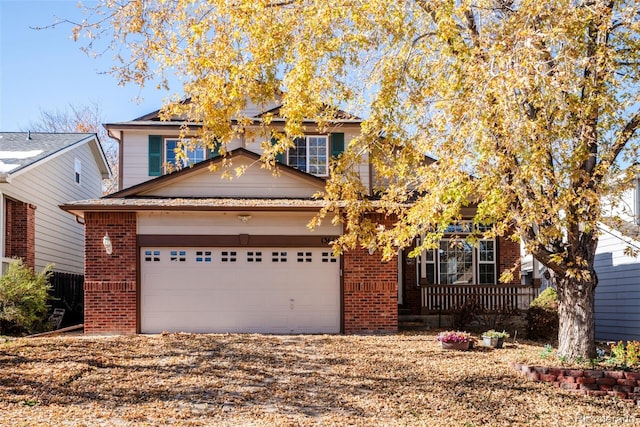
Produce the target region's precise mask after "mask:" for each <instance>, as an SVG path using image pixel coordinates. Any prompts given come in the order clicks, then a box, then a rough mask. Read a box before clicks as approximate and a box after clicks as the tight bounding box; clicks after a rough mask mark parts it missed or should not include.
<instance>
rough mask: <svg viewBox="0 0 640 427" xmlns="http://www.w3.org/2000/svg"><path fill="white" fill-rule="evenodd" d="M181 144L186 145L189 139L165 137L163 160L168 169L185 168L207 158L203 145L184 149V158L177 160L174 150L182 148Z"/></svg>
mask: <svg viewBox="0 0 640 427" xmlns="http://www.w3.org/2000/svg"><path fill="white" fill-rule="evenodd" d="M183 144H185V145H188V144H189V141H188V140H187V141H181V140H180V139H178V138H171V139H169V138H167V139H165V140H164V147H165V149H164V152H165V157H164V162H165V164H167V165H168V168H169V169H171V168H174V169H182V168H187V167H189V166H192V165H194V164H196V163H198V162H201V161H203V160H205V159H206V158H207V157H206V156H207V151H206V150H205V149H204V148H203V147H194V148H193V149H191V150H185V154H186V156H187V158H186V159H180V160H177V159H176V158H177V153H176V150H179V149H180V148H182V147H183Z"/></svg>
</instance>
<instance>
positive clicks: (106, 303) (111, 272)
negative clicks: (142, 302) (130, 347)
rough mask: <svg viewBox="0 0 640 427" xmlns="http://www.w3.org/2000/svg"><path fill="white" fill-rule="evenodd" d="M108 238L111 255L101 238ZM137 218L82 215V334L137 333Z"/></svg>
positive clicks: (121, 214)
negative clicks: (83, 271)
mask: <svg viewBox="0 0 640 427" xmlns="http://www.w3.org/2000/svg"><path fill="white" fill-rule="evenodd" d="M107 233H108V234H109V238H110V239H111V242H112V245H113V253H112V254H111V255H108V254H107V253H106V251H105V249H104V246H103V243H102V241H103V238H104V236H105V235H106V234H107ZM136 248H137V246H136V214H135V213H133V212H113V213H110V212H87V213H86V215H85V281H84V322H85V323H84V330H85V333H120V334H135V333H136V332H137V323H138V322H137V318H138V315H137V309H138V300H137V299H138V296H137V295H138V294H137V273H136V265H137V262H136V260H137V252H136V251H137V249H136Z"/></svg>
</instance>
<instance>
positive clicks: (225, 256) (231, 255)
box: [221, 251, 237, 262]
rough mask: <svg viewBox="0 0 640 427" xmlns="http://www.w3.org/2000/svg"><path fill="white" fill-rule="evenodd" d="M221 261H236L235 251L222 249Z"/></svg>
mask: <svg viewBox="0 0 640 427" xmlns="http://www.w3.org/2000/svg"><path fill="white" fill-rule="evenodd" d="M221 261H222V262H236V261H237V253H236V251H222V258H221Z"/></svg>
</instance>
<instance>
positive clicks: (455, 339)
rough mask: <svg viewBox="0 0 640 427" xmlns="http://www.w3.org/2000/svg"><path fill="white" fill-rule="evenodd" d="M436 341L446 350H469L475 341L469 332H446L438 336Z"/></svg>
mask: <svg viewBox="0 0 640 427" xmlns="http://www.w3.org/2000/svg"><path fill="white" fill-rule="evenodd" d="M436 341H440V345H441V346H442V348H443V349H445V350H468V349H469V348H471V346H472V344H473V342H474V341H475V339H474V338H473V337H472V336H471V334H469V333H467V332H460V331H445V332H440V333H439V334H438V336H437V337H436Z"/></svg>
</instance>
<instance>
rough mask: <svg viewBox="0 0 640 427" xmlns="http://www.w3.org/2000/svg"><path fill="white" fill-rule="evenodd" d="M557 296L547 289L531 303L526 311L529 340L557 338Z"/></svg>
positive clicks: (553, 291) (553, 290)
mask: <svg viewBox="0 0 640 427" xmlns="http://www.w3.org/2000/svg"><path fill="white" fill-rule="evenodd" d="M558 325H559V320H558V294H557V293H556V291H555V289H553V288H547V289H545V290H544V291H543V292H542V293H541V294H540V295H538V297H537V298H536V299H535V300H533V301H532V302H531V305H530V306H529V310H528V311H527V336H528V337H529V338H530V339H541V338H543V339H555V338H557V337H558Z"/></svg>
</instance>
